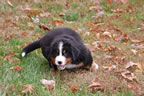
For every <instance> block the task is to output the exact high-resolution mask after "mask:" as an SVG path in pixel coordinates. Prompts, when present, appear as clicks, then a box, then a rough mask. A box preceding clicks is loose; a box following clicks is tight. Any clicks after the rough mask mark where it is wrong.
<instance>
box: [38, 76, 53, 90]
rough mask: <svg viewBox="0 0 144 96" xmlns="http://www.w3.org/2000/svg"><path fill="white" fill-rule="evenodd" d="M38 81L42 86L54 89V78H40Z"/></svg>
mask: <svg viewBox="0 0 144 96" xmlns="http://www.w3.org/2000/svg"><path fill="white" fill-rule="evenodd" d="M40 82H41V83H42V84H43V85H44V88H47V89H49V90H54V89H55V81H54V80H46V79H42V80H40Z"/></svg>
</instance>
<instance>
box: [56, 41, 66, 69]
mask: <svg viewBox="0 0 144 96" xmlns="http://www.w3.org/2000/svg"><path fill="white" fill-rule="evenodd" d="M62 49H63V42H60V43H59V46H58V50H59V55H58V56H56V58H55V64H56V65H57V66H58V69H60V70H63V69H65V66H64V65H65V64H66V58H65V57H64V56H63V55H62Z"/></svg>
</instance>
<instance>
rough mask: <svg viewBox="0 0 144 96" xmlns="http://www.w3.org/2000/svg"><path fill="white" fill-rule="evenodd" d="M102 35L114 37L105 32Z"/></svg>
mask: <svg viewBox="0 0 144 96" xmlns="http://www.w3.org/2000/svg"><path fill="white" fill-rule="evenodd" d="M102 35H104V36H107V37H112V36H111V33H110V32H107V31H105V32H104V33H103V34H102Z"/></svg>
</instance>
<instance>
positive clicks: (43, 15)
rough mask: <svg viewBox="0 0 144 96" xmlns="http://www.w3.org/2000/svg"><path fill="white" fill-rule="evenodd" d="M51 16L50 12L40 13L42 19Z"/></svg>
mask: <svg viewBox="0 0 144 96" xmlns="http://www.w3.org/2000/svg"><path fill="white" fill-rule="evenodd" d="M50 15H51V14H50V13H49V12H44V13H40V17H48V16H50Z"/></svg>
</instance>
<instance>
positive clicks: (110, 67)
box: [103, 64, 116, 72]
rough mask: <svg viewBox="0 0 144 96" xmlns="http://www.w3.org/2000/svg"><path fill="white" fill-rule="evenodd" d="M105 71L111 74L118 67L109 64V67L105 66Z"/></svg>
mask: <svg viewBox="0 0 144 96" xmlns="http://www.w3.org/2000/svg"><path fill="white" fill-rule="evenodd" d="M103 68H104V69H106V70H108V71H109V72H112V71H113V70H114V69H115V68H116V66H115V65H113V64H109V65H108V66H103Z"/></svg>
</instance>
